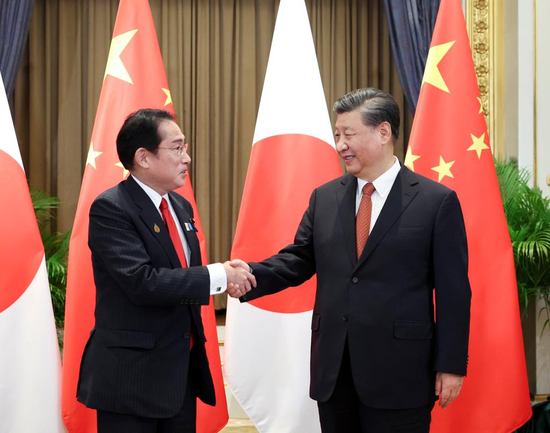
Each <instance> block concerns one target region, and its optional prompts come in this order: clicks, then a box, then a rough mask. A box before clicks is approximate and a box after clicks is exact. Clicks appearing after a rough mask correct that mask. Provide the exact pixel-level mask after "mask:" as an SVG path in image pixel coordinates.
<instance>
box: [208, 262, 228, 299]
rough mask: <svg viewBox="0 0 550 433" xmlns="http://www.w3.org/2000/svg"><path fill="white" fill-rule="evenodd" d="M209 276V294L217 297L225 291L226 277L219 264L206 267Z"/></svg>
mask: <svg viewBox="0 0 550 433" xmlns="http://www.w3.org/2000/svg"><path fill="white" fill-rule="evenodd" d="M206 269H208V273H209V274H210V294H211V295H219V294H220V293H223V292H225V289H227V275H226V273H225V269H224V268H223V265H222V264H221V263H213V264H211V265H206Z"/></svg>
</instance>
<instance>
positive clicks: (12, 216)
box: [0, 150, 44, 313]
mask: <svg viewBox="0 0 550 433" xmlns="http://www.w3.org/2000/svg"><path fill="white" fill-rule="evenodd" d="M0 167H2V173H1V174H0V180H1V181H3V182H2V183H3V185H4V186H3V187H2V188H0V203H2V206H0V239H1V242H0V263H2V272H0V313H1V312H2V311H4V310H6V309H7V308H9V307H10V306H11V305H12V304H13V303H14V302H15V301H17V299H19V298H20V297H21V295H22V294H23V293H24V292H25V290H27V288H28V287H29V285H30V284H31V282H32V280H33V279H34V277H35V275H36V272H37V271H38V268H39V266H40V263H41V262H42V257H44V249H43V247H42V241H41V239H40V233H39V231H38V226H37V224H36V218H35V216H34V210H33V206H32V202H31V198H30V195H29V187H28V185H27V180H26V178H25V173H24V171H23V169H22V168H21V166H20V165H19V163H18V162H17V161H15V160H14V159H13V158H12V157H11V156H10V155H8V154H7V153H6V152H4V151H2V150H0Z"/></svg>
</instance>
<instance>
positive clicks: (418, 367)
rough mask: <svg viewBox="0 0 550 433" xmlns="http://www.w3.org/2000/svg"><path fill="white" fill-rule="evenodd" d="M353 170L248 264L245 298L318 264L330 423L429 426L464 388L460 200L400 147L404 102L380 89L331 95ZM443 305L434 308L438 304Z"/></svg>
mask: <svg viewBox="0 0 550 433" xmlns="http://www.w3.org/2000/svg"><path fill="white" fill-rule="evenodd" d="M334 111H335V112H336V113H337V114H338V117H337V121H336V125H335V138H336V150H337V151H338V154H339V155H340V157H341V158H342V160H343V162H344V164H345V167H346V171H347V173H348V174H346V175H344V176H342V177H340V178H338V179H335V180H333V181H331V182H328V183H327V184H325V185H323V186H321V187H319V188H317V189H316V190H315V191H313V194H312V196H311V199H310V203H309V207H308V209H307V210H306V212H305V214H304V217H303V219H302V221H301V223H300V226H299V228H298V231H297V233H296V237H295V239H294V243H293V244H291V245H289V246H287V247H286V248H284V249H283V250H281V251H280V252H279V253H278V254H276V255H274V256H272V257H270V258H268V259H266V260H264V261H262V262H260V263H250V264H249V265H248V264H246V263H244V262H242V261H240V260H234V261H232V263H231V264H232V266H240V267H243V268H244V269H246V270H250V271H251V272H253V274H254V276H255V277H256V280H257V283H258V286H257V288H255V289H253V290H252V291H250V292H249V293H247V294H243V296H242V297H241V300H242V301H250V300H253V299H256V298H258V297H260V296H264V295H269V294H272V293H276V292H278V291H280V290H283V289H285V288H287V287H289V286H298V285H300V284H302V283H303V282H304V281H306V280H308V279H309V278H311V277H312V276H313V275H314V274H317V294H316V299H315V306H314V309H313V319H312V325H311V330H312V345H311V386H310V395H311V398H313V399H314V400H317V402H318V407H319V415H320V421H321V427H322V430H323V432H338V433H342V432H353V433H355V432H369V433H390V432H407V433H426V432H428V431H429V429H430V422H431V410H432V408H433V406H434V403H435V401H436V400H437V399H438V398H439V404H440V406H441V407H443V408H445V407H447V406H448V405H449V404H450V403H451V402H452V401H453V400H454V399H455V398H456V397H457V396H458V394H459V393H460V389H461V386H462V381H463V376H464V375H465V374H466V367H467V362H468V336H469V321H470V298H471V291H470V284H469V281H468V252H467V242H466V232H465V228H464V221H463V217H462V211H461V208H460V203H459V201H458V198H457V195H456V193H455V192H454V191H452V190H450V189H449V188H447V187H445V186H443V185H441V184H439V183H437V182H434V181H432V180H429V179H427V178H425V177H423V176H420V175H418V174H415V173H414V172H412V171H410V170H409V169H408V168H406V167H404V166H401V164H400V163H399V161H398V160H397V158H396V157H395V156H394V146H395V142H396V140H397V137H398V134H399V126H400V125H399V124H400V116H399V107H398V106H397V104H396V102H395V100H394V99H393V97H392V96H391V95H388V94H387V93H384V92H382V91H381V90H378V89H373V88H367V89H358V90H355V91H353V92H351V93H348V94H347V95H345V96H343V97H341V98H340V99H338V101H336V103H335V104H334ZM434 289H435V304H436V305H435V307H436V309H437V320H436V318H435V309H434Z"/></svg>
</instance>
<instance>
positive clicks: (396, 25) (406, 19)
mask: <svg viewBox="0 0 550 433" xmlns="http://www.w3.org/2000/svg"><path fill="white" fill-rule="evenodd" d="M439 2H440V0H384V4H385V6H386V15H387V17H388V23H389V28H390V38H391V47H392V50H393V56H394V59H395V63H396V64H397V73H398V74H399V80H401V85H402V86H403V90H404V92H405V97H406V98H407V104H408V105H409V109H410V110H411V112H412V113H413V114H414V112H415V110H416V104H417V102H418V95H419V94H420V85H421V84H422V75H423V73H424V66H426V58H427V57H428V50H429V49H430V42H431V40H432V34H433V30H434V26H435V19H436V18H437V11H438V10H439Z"/></svg>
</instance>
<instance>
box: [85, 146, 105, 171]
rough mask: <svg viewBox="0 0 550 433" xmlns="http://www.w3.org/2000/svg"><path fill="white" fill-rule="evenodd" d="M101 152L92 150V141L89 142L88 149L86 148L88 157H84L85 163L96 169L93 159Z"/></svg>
mask: <svg viewBox="0 0 550 433" xmlns="http://www.w3.org/2000/svg"><path fill="white" fill-rule="evenodd" d="M102 153H103V152H96V151H95V150H94V142H93V141H92V142H91V143H90V149H89V150H88V157H87V158H86V165H88V164H90V165H91V166H92V167H93V168H95V169H97V167H96V166H95V159H96V158H97V157H98V156H99V155H101V154H102Z"/></svg>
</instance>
